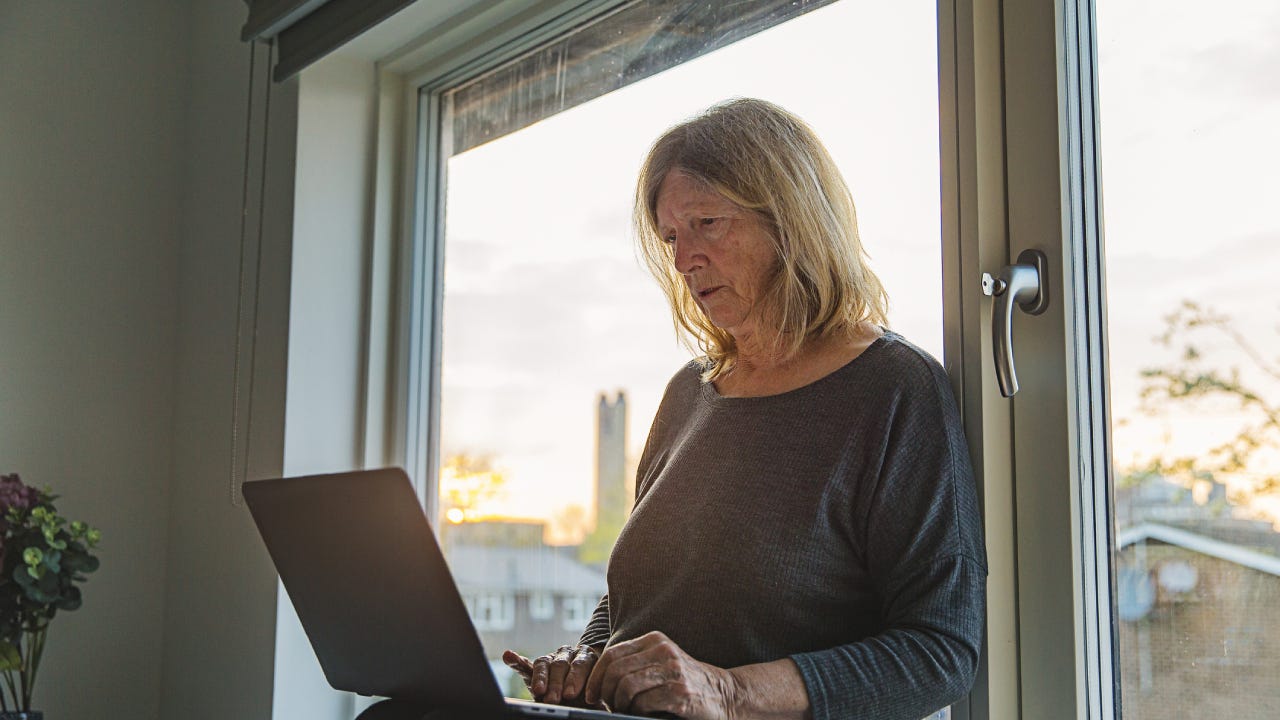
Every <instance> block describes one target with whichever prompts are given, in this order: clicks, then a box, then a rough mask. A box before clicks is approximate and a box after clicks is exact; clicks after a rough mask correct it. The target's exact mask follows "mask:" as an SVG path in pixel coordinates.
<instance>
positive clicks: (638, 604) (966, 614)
mask: <svg viewBox="0 0 1280 720" xmlns="http://www.w3.org/2000/svg"><path fill="white" fill-rule="evenodd" d="M635 225H636V230H637V234H638V241H639V243H640V245H641V248H642V251H643V256H644V257H645V259H646V261H647V263H648V265H649V267H650V269H651V271H652V272H653V274H654V276H655V277H656V278H657V280H658V282H659V284H661V286H662V288H663V290H664V291H665V292H666V295H667V298H668V300H669V301H670V303H671V310H672V313H673V314H674V316H675V322H676V324H677V326H678V327H679V328H681V329H683V330H684V331H685V333H687V334H688V335H689V336H691V337H692V339H693V340H694V341H695V342H696V343H697V345H698V348H699V349H700V350H701V351H702V353H703V355H704V356H703V357H702V358H701V359H698V360H695V361H693V362H691V363H689V364H688V365H686V366H685V367H683V368H682V369H681V370H680V371H679V372H677V373H676V375H675V377H674V378H672V379H671V382H670V384H669V385H668V386H667V390H666V394H665V396H664V397H663V400H662V404H661V406H660V408H659V410H658V413H657V416H656V417H655V418H654V421H653V427H652V428H651V430H650V432H649V438H648V442H647V444H646V446H645V450H644V454H643V455H642V457H641V459H640V464H639V469H638V472H637V477H636V504H635V510H634V511H633V513H632V515H631V517H630V519H629V520H628V521H627V524H626V526H625V527H624V528H623V530H622V534H621V535H620V536H619V537H618V541H617V545H616V546H615V547H614V550H613V554H612V556H611V557H610V560H609V571H608V584H609V589H608V595H607V596H605V598H603V599H602V600H601V601H600V605H599V607H598V608H597V609H596V611H595V614H594V615H593V616H592V618H591V620H590V622H589V624H588V625H587V628H586V630H585V632H584V633H583V634H582V637H581V639H580V640H579V641H578V644H577V645H574V646H565V647H562V648H561V649H560V650H558V651H556V652H554V653H550V654H548V655H544V656H543V657H540V658H537V659H536V660H533V661H530V660H528V659H526V658H524V657H521V656H519V655H517V654H515V653H513V652H508V653H507V654H506V656H505V659H506V661H507V662H508V664H510V665H511V666H512V667H513V668H515V669H517V670H518V671H520V672H521V673H522V674H524V676H525V678H526V680H527V681H528V683H529V687H530V690H531V691H532V693H533V694H534V696H535V697H536V698H538V699H539V700H542V701H544V702H554V703H571V702H585V703H587V704H600V703H603V704H605V705H607V706H608V707H609V708H610V709H613V710H614V711H618V712H629V713H666V714H670V715H677V716H679V717H682V718H690V719H692V718H745V717H766V716H768V717H774V716H776V717H796V718H801V717H813V718H822V719H825V718H854V717H857V718H909V719H912V718H913V719H918V718H921V717H923V716H925V715H927V714H929V713H930V712H933V711H935V710H937V709H939V708H941V707H943V706H945V705H947V704H948V703H951V702H953V701H955V700H956V699H957V698H959V697H961V696H962V695H964V693H966V692H967V691H968V689H969V687H970V686H971V685H972V682H973V679H974V671H975V668H976V667H977V664H978V655H979V648H980V645H981V642H982V626H983V617H984V603H985V593H984V587H985V576H986V564H985V553H984V550H983V545H982V532H981V521H980V517H979V513H978V508H977V502H976V499H975V490H974V483H973V477H972V471H971V470H970V465H969V459H968V456H967V451H966V445H965V440H964V437H963V435H962V432H961V427H960V422H959V417H958V414H957V412H956V408H955V404H954V401H953V398H952V396H951V390H950V386H949V385H948V383H947V378H946V375H945V374H944V373H943V371H942V368H941V367H940V366H939V365H938V363H937V362H936V361H935V360H934V359H933V358H932V357H930V356H929V355H928V354H926V353H925V352H923V351H921V350H920V349H918V348H916V347H915V346H914V345H912V344H910V343H909V342H907V341H906V340H905V339H903V338H902V337H901V336H899V335H897V334H895V333H893V332H891V331H889V330H887V329H885V326H886V318H885V312H886V304H887V298H886V296H885V292H884V289H883V287H882V286H881V284H880V281H879V280H878V279H877V278H876V276H875V274H874V273H872V271H871V270H870V269H869V268H868V267H867V265H866V256H865V252H864V251H863V249H862V246H861V243H860V241H859V239H858V231H857V225H856V219H855V215H854V205H853V200H852V198H851V196H850V193H849V190H848V188H847V186H846V185H845V183H844V180H843V179H842V178H841V176H840V173H839V171H838V170H837V169H836V166H835V164H834V162H833V161H832V159H831V157H830V155H829V154H828V153H827V151H826V149H825V148H824V147H823V146H822V144H821V143H820V142H819V141H818V139H817V137H816V136H815V135H814V133H813V131H812V130H811V129H810V128H809V127H808V126H807V125H805V124H804V123H803V122H802V121H801V120H799V119H798V118H796V117H794V116H793V115H791V114H789V113H788V112H786V111H785V110H782V109H781V108H779V107H777V106H775V105H772V104H770V103H767V102H763V101H759V100H735V101H731V102H727V103H724V104H721V105H718V106H716V107H713V108H711V109H710V110H708V111H707V112H705V113H704V114H702V115H700V116H698V117H696V118H694V119H692V120H690V121H688V122H685V123H683V124H681V125H678V126H676V127H674V128H672V129H671V130H669V131H667V132H666V133H665V134H664V135H663V136H662V137H661V138H659V139H658V140H657V142H656V143H655V144H654V146H653V148H652V149H651V150H650V152H649V155H648V157H647V159H646V160H645V163H644V166H643V168H642V170H641V173H640V179H639V182H638V185H637V190H636V205H635Z"/></svg>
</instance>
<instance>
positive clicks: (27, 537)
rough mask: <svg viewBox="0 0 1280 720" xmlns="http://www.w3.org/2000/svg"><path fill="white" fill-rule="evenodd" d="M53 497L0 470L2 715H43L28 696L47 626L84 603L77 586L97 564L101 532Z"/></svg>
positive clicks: (35, 718)
mask: <svg viewBox="0 0 1280 720" xmlns="http://www.w3.org/2000/svg"><path fill="white" fill-rule="evenodd" d="M56 499H57V496H56V495H52V494H50V492H49V491H48V490H37V489H36V488H33V487H29V486H27V485H25V484H23V482H22V480H21V479H19V478H18V476H17V475H16V474H15V475H0V557H3V568H2V572H0V674H2V675H3V683H2V685H0V720H7V719H10V718H12V719H15V720H17V719H23V720H41V718H42V713H40V712H38V711H32V710H31V693H32V691H33V690H34V689H35V683H36V671H38V670H39V669H40V657H41V655H42V654H43V653H44V642H45V636H46V634H47V633H48V632H49V623H50V622H51V621H52V620H53V617H54V615H55V614H57V612H58V611H59V610H75V609H76V608H78V607H80V588H78V587H76V586H77V585H78V584H79V583H82V582H84V580H85V575H86V574H87V573H91V572H93V571H94V570H97V569H98V558H96V557H94V555H93V554H92V553H91V552H90V551H91V550H92V549H93V548H94V547H95V546H96V545H97V544H98V540H99V538H100V533H99V532H98V531H97V530H95V529H93V528H91V527H89V526H88V525H86V524H85V523H82V522H78V521H77V522H68V521H67V520H66V518H64V517H62V516H61V515H59V514H58V511H57V509H56V508H54V506H53V501H54V500H56Z"/></svg>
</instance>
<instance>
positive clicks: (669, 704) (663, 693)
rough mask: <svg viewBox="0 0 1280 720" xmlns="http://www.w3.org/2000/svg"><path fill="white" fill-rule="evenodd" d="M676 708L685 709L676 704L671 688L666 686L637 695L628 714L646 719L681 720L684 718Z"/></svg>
mask: <svg viewBox="0 0 1280 720" xmlns="http://www.w3.org/2000/svg"><path fill="white" fill-rule="evenodd" d="M676 708H679V709H681V710H683V709H684V707H683V705H682V704H681V703H677V702H675V699H674V697H673V696H672V694H671V692H670V687H669V686H665V685H664V686H663V687H657V688H654V689H652V690H648V691H645V692H642V693H639V694H638V695H636V696H635V697H634V698H632V700H631V708H630V710H629V711H628V712H631V713H633V714H636V715H644V716H646V717H654V718H674V720H680V718H681V717H683V716H682V715H680V714H679V713H678V712H676Z"/></svg>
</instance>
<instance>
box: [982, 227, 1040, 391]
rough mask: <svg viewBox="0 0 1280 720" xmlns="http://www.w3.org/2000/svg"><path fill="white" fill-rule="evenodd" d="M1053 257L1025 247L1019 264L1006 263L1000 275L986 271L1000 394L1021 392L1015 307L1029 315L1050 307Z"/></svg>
mask: <svg viewBox="0 0 1280 720" xmlns="http://www.w3.org/2000/svg"><path fill="white" fill-rule="evenodd" d="M1048 266H1049V260H1048V258H1046V257H1045V254H1044V253H1043V252H1041V251H1039V250H1023V251H1022V253H1021V254H1019V255H1018V263H1017V264H1016V265H1006V266H1005V267H1004V269H1003V270H1001V271H1000V275H999V277H992V276H991V273H982V294H983V295H987V296H989V297H991V298H992V299H993V302H992V303H991V347H992V350H993V351H994V354H995V361H996V380H998V381H999V383H1000V394H1001V395H1003V396H1004V397H1013V394H1014V393H1016V392H1018V375H1017V373H1016V372H1015V371H1014V367H1013V306H1014V303H1017V305H1018V307H1020V308H1022V311H1023V312H1025V313H1027V314H1028V315H1039V314H1040V313H1042V312H1044V311H1045V309H1046V308H1048V307H1049V274H1048V272H1047V270H1048Z"/></svg>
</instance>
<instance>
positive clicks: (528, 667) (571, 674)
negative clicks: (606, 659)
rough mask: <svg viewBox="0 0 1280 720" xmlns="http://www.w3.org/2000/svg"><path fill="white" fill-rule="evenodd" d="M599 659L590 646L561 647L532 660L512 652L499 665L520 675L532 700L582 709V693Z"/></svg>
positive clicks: (507, 653)
mask: <svg viewBox="0 0 1280 720" xmlns="http://www.w3.org/2000/svg"><path fill="white" fill-rule="evenodd" d="M599 659H600V653H599V652H597V651H596V649H595V648H593V647H591V646H589V645H573V646H570V645H561V646H560V649H558V650H556V651H555V652H552V653H548V654H546V655H543V656H541V657H538V658H537V659H534V660H530V659H529V658H527V657H525V656H523V655H521V654H519V653H517V652H513V651H511V650H507V651H506V652H504V653H502V661H503V662H505V663H506V664H507V666H508V667H510V668H511V669H512V670H515V671H516V672H518V673H520V676H521V677H523V678H524V684H525V685H526V686H528V688H529V692H530V693H532V694H533V699H534V700H537V701H538V702H545V703H553V704H558V705H585V703H584V702H583V700H582V691H583V690H584V689H585V688H586V687H587V678H588V677H590V676H591V669H592V668H594V667H595V666H596V661H597V660H599Z"/></svg>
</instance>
